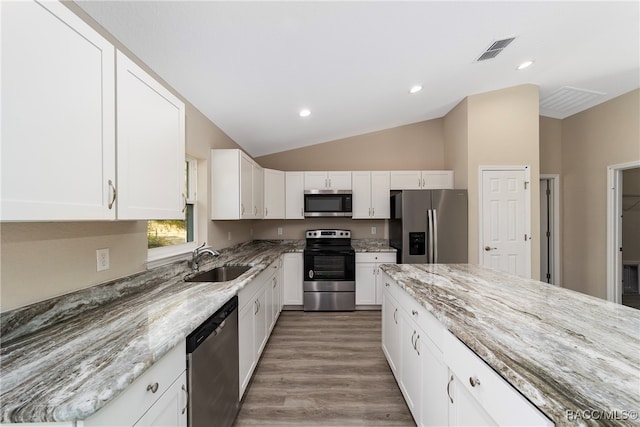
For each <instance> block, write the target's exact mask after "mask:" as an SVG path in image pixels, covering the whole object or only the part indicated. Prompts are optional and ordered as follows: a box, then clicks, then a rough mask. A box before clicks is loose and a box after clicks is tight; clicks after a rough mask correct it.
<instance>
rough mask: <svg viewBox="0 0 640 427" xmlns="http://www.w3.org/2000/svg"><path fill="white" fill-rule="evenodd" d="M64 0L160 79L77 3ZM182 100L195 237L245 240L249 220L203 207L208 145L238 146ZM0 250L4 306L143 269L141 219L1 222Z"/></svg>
mask: <svg viewBox="0 0 640 427" xmlns="http://www.w3.org/2000/svg"><path fill="white" fill-rule="evenodd" d="M65 4H66V5H67V7H69V8H70V9H71V10H73V11H74V12H75V13H76V14H78V15H79V16H80V17H82V18H83V19H84V20H85V21H87V22H88V23H89V24H90V25H92V26H93V27H94V28H96V29H97V30H98V31H99V32H100V33H101V34H102V35H103V36H105V37H106V38H107V39H109V40H110V41H111V42H112V43H113V44H114V45H115V46H116V47H117V48H118V49H120V50H122V51H124V52H125V53H127V54H128V55H129V56H130V57H131V58H133V59H134V60H136V62H137V63H138V64H140V65H141V66H142V67H143V68H145V70H147V71H148V72H150V73H151V74H152V75H153V76H154V77H155V78H156V79H158V80H159V81H162V79H160V78H159V77H158V76H157V75H155V74H154V73H153V72H152V71H151V70H150V69H149V68H148V67H146V66H145V65H144V64H143V63H141V62H140V61H139V60H137V59H136V58H135V56H134V55H132V54H131V52H129V51H128V50H127V49H126V48H125V47H124V46H123V45H122V44H121V43H119V42H118V41H117V40H115V39H114V38H113V37H111V36H110V35H109V34H108V33H107V32H106V31H105V30H104V29H103V28H101V27H100V26H98V25H97V24H96V23H95V22H94V21H93V20H92V19H91V18H90V17H88V16H87V15H86V14H85V13H84V12H83V11H82V10H81V9H80V8H79V7H78V6H77V5H75V4H74V3H69V2H66V3H65ZM163 83H164V82H163ZM164 84H165V86H166V87H167V88H169V89H171V88H170V86H169V85H167V84H166V83H164ZM173 92H174V93H175V94H176V95H177V96H180V95H179V94H178V93H176V92H175V91H173ZM183 101H184V99H183ZM185 102H186V101H185ZM186 104H187V112H186V151H187V154H188V155H190V156H193V157H195V158H197V159H198V208H199V217H200V224H205V225H206V227H205V228H204V229H203V228H201V229H200V230H198V237H199V240H200V241H205V240H206V241H207V243H208V244H210V245H212V246H214V247H216V248H223V247H226V246H230V245H232V244H235V243H238V242H243V241H245V240H248V239H249V238H250V230H251V223H250V222H249V221H235V222H233V221H216V222H213V221H209V220H208V218H209V213H208V211H207V209H208V205H209V203H208V198H207V196H208V192H207V188H208V185H207V182H208V180H209V171H208V158H209V150H210V149H211V148H238V145H236V144H235V143H234V142H233V141H232V140H231V139H230V138H229V137H228V136H227V135H225V134H224V133H223V132H222V131H221V130H220V129H219V128H218V127H216V126H215V125H214V124H213V123H212V122H211V121H209V120H208V119H207V118H206V117H204V115H202V114H201V113H200V112H199V111H198V110H197V109H195V108H194V107H193V106H192V105H190V104H189V103H187V102H186ZM229 232H230V233H231V240H229V239H228V234H229ZM101 248H109V251H110V264H111V267H110V269H109V270H107V271H104V272H100V273H98V272H96V249H101ZM0 252H1V254H2V256H1V259H0V310H1V311H6V310H9V309H12V308H17V307H20V306H23V305H27V304H31V303H34V302H37V301H42V300H45V299H48V298H51V297H54V296H58V295H62V294H65V293H69V292H73V291H76V290H78V289H82V288H86V287H89V286H93V285H96V284H99V283H103V282H105V281H109V280H113V279H116V278H120V277H124V276H128V275H130V274H133V273H137V272H139V271H143V270H145V268H146V265H145V262H146V259H147V237H146V221H127V222H119V221H114V222H83V223H72V222H69V223H60V222H56V223H3V224H1V226H0Z"/></svg>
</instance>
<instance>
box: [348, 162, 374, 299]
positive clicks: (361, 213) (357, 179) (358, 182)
mask: <svg viewBox="0 0 640 427" xmlns="http://www.w3.org/2000/svg"><path fill="white" fill-rule="evenodd" d="M351 180H352V184H353V205H352V208H353V216H352V218H353V219H363V218H367V219H368V218H371V172H362V171H358V172H352V174H351ZM356 299H357V296H356Z"/></svg>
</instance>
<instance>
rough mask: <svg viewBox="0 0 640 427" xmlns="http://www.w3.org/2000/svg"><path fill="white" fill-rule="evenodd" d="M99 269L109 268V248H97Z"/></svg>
mask: <svg viewBox="0 0 640 427" xmlns="http://www.w3.org/2000/svg"><path fill="white" fill-rule="evenodd" d="M96 262H97V271H105V270H108V269H109V248H105V249H98V250H96Z"/></svg>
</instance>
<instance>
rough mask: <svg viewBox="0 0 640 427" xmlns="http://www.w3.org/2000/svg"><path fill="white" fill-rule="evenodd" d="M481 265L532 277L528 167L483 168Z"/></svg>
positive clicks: (480, 226)
mask: <svg viewBox="0 0 640 427" xmlns="http://www.w3.org/2000/svg"><path fill="white" fill-rule="evenodd" d="M479 184H480V189H479V190H480V191H479V192H478V193H479V196H480V203H479V208H480V209H479V210H478V211H479V227H478V228H479V234H480V235H479V239H478V242H479V244H480V248H479V253H480V263H481V264H482V265H486V266H488V267H491V268H494V269H497V270H502V271H506V272H507V273H511V274H515V275H518V276H521V277H525V278H530V277H531V231H530V229H531V208H530V206H531V185H530V184H531V182H530V172H529V167H528V166H496V167H491V166H481V167H480V177H479Z"/></svg>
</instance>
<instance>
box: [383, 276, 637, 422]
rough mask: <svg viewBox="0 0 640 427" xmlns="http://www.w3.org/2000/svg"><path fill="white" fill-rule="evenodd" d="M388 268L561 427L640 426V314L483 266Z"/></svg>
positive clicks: (436, 314)
mask: <svg viewBox="0 0 640 427" xmlns="http://www.w3.org/2000/svg"><path fill="white" fill-rule="evenodd" d="M381 269H382V270H383V271H385V272H386V273H387V274H388V275H389V276H390V277H391V278H392V279H394V280H395V281H396V282H397V283H398V284H399V285H400V287H402V288H403V289H404V290H405V291H406V292H407V293H408V294H409V295H411V296H412V297H413V298H415V299H416V300H417V301H418V302H419V303H420V304H421V305H422V306H424V307H425V308H426V309H427V310H428V311H430V312H431V313H432V314H433V315H434V316H435V317H436V318H437V319H438V320H439V321H440V322H442V323H443V324H444V325H445V326H446V327H447V329H448V330H449V331H450V332H451V333H453V335H455V336H456V337H457V338H458V339H460V340H461V341H462V342H463V343H464V344H466V345H467V347H469V348H470V349H471V350H473V351H474V352H475V353H476V354H477V355H478V356H479V357H480V358H482V359H483V360H484V361H485V363H487V364H488V365H489V366H491V368H493V369H494V370H495V371H496V372H497V373H498V374H500V375H501V376H502V377H503V378H504V379H505V380H506V381H507V382H509V383H510V384H511V385H512V386H514V387H515V388H516V389H518V390H519V391H520V392H521V393H522V394H523V395H524V396H525V397H526V398H527V399H529V400H530V401H531V402H532V403H533V404H534V405H536V406H537V407H538V408H539V409H540V410H541V411H542V412H543V413H545V414H546V415H547V416H548V417H549V418H550V419H551V420H553V421H554V422H555V423H556V425H575V424H580V421H579V420H569V419H568V417H567V414H568V412H567V411H574V412H577V411H583V410H595V411H599V412H596V414H606V413H611V412H613V411H619V413H620V414H624V412H622V411H627V412H626V414H627V417H626V418H627V419H619V420H615V421H606V420H599V421H598V422H597V423H596V424H598V425H640V419H639V418H638V411H640V311H639V310H636V309H633V308H629V307H624V306H621V305H618V304H614V303H611V302H608V301H605V300H601V299H599V298H595V297H591V296H588V295H585V294H582V293H579V292H574V291H571V290H568V289H563V288H558V287H556V286H552V285H548V284H546V283H542V282H538V281H535V280H528V279H522V278H519V277H517V276H513V275H509V274H506V273H502V272H498V271H496V270H491V269H488V268H483V267H480V266H477V265H470V264H451V265H446V264H434V265H426V264H425V265H407V264H404V265H392V264H384V265H382V266H381ZM633 411H635V412H633ZM634 414H635V415H634ZM592 422H593V420H592V421H590V422H589V421H587V423H592Z"/></svg>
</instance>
